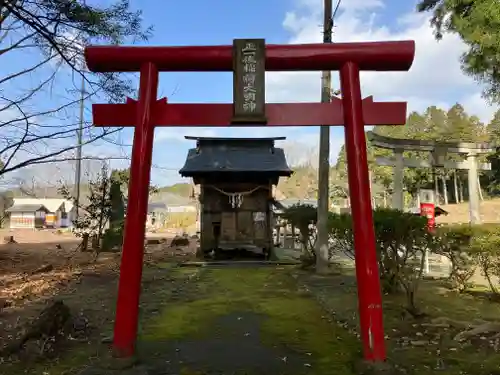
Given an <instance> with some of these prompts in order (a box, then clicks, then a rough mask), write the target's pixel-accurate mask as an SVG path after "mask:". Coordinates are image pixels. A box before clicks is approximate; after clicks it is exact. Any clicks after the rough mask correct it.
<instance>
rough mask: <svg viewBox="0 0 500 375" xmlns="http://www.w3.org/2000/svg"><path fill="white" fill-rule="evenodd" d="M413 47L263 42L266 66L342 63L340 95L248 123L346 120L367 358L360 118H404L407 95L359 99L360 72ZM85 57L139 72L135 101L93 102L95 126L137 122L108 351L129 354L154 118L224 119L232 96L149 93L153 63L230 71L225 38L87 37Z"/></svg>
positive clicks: (102, 68) (373, 299) (389, 65)
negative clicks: (198, 41)
mask: <svg viewBox="0 0 500 375" xmlns="http://www.w3.org/2000/svg"><path fill="white" fill-rule="evenodd" d="M414 54H415V43H414V42H413V41H402V42H372V43H335V44H308V45H268V46H266V70H268V71H310V70H319V71H321V70H340V75H341V85H342V87H341V88H342V94H343V99H337V98H336V99H334V100H332V102H331V103H295V104H284V103H275V104H267V105H266V116H267V117H268V124H266V125H255V126H310V125H314V126H318V125H342V124H345V128H346V129H345V132H346V151H347V163H348V175H349V191H350V195H351V199H350V200H351V203H352V214H353V220H354V235H355V253H356V275H357V278H358V295H359V314H360V322H361V338H362V340H363V348H364V357H365V359H367V360H371V361H383V360H385V347H384V333H383V324H382V307H381V290H380V280H379V274H378V263H377V258H376V253H375V235H374V228H373V217H372V207H371V197H370V187H369V182H368V165H367V156H366V141H365V132H364V125H365V124H367V125H403V124H404V123H405V120H406V103H377V102H373V99H372V98H371V97H368V98H365V99H364V100H361V91H360V83H359V71H360V70H372V71H391V70H392V71H394V70H399V71H403V70H408V69H409V68H410V66H411V64H412V62H413V58H414ZM85 56H86V62H87V66H88V68H89V69H90V70H91V71H93V72H134V71H139V70H140V72H141V81H140V89H139V100H138V101H135V100H132V99H128V100H127V102H126V103H125V104H95V105H93V116H94V124H95V125H96V126H135V127H136V129H135V132H134V143H133V148H132V166H131V176H130V183H129V200H128V208H127V217H126V225H125V238H124V244H123V252H122V264H121V270H120V284H119V290H118V302H117V311H116V322H115V330H114V341H113V347H114V350H115V353H116V354H118V355H120V356H125V357H129V356H132V355H133V354H134V350H135V341H136V335H137V318H138V305H139V296H140V289H141V277H142V261H143V251H144V242H143V240H144V235H145V225H144V224H145V219H146V210H147V198H148V186H149V178H150V169H151V158H152V147H153V130H154V126H230V125H231V120H232V105H231V104H168V103H167V101H166V99H160V100H157V99H156V94H157V87H158V71H232V66H233V65H232V64H233V62H232V46H230V45H229V46H189V47H123V46H110V47H102V46H101V47H96V46H91V47H87V48H86V49H85Z"/></svg>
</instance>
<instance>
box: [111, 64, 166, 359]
mask: <svg viewBox="0 0 500 375" xmlns="http://www.w3.org/2000/svg"><path fill="white" fill-rule="evenodd" d="M157 91H158V70H157V69H156V67H155V66H154V64H151V63H145V64H143V67H142V69H141V80H140V86H139V100H138V102H136V103H135V104H134V107H135V110H134V112H135V113H133V114H132V117H133V119H134V121H135V123H136V124H137V126H136V128H135V130H134V142H133V146H132V162H131V165H130V182H129V186H128V204H127V217H126V219H125V231H124V238H123V248H122V257H121V266H120V281H119V284H118V299H117V303H116V319H115V329H114V336H113V350H114V352H115V355H117V356H120V357H131V356H132V355H134V352H135V342H136V337H137V324H138V318H139V298H140V294H141V279H142V262H143V257H144V237H145V231H146V228H145V222H146V214H147V207H148V196H149V180H150V174H151V161H152V157H153V139H154V127H153V126H152V119H153V106H154V104H155V103H156V96H157Z"/></svg>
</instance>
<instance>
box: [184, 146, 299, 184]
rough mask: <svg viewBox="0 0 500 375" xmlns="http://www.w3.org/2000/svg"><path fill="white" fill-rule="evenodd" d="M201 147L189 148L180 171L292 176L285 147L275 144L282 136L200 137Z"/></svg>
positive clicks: (189, 175)
mask: <svg viewBox="0 0 500 375" xmlns="http://www.w3.org/2000/svg"><path fill="white" fill-rule="evenodd" d="M186 139H192V140H196V141H197V143H198V145H197V146H198V147H197V148H192V149H190V150H189V152H188V155H187V158H186V162H185V164H184V166H183V167H182V168H181V169H180V171H179V173H180V174H181V176H183V177H194V176H196V175H200V174H205V173H241V172H252V173H270V174H273V175H277V176H290V175H291V174H292V170H291V169H290V167H289V166H288V164H287V161H286V157H285V152H284V151H283V149H282V148H279V147H274V141H275V140H282V139H285V138H284V137H281V138H198V137H186Z"/></svg>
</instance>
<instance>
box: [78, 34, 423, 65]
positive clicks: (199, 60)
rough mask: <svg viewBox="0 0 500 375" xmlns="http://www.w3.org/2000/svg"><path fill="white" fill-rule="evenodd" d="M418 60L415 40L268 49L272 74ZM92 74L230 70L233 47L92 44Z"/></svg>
mask: <svg viewBox="0 0 500 375" xmlns="http://www.w3.org/2000/svg"><path fill="white" fill-rule="evenodd" d="M414 56H415V42H414V41H397V42H363V43H334V44H287V45H272V44H271V45H266V62H265V64H266V71H322V70H339V69H340V68H341V67H342V65H343V64H344V63H346V62H348V61H350V62H352V63H355V64H356V65H357V66H358V67H359V70H365V71H407V70H409V69H410V67H411V65H412V63H413V59H414ZM85 59H86V62H87V66H88V68H89V70H90V71H92V72H137V71H139V70H140V68H141V65H142V64H144V63H146V62H149V63H153V64H154V65H155V66H156V67H157V69H158V70H159V71H169V72H230V71H232V70H233V46H232V45H225V46H179V47H136V46H89V47H87V48H85Z"/></svg>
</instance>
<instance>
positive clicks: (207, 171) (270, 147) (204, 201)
mask: <svg viewBox="0 0 500 375" xmlns="http://www.w3.org/2000/svg"><path fill="white" fill-rule="evenodd" d="M186 139H189V140H195V141H196V148H192V149H190V150H189V152H188V156H187V159H186V163H185V164H184V167H182V168H181V170H180V171H179V173H180V174H181V175H182V176H183V177H191V178H193V182H194V183H195V185H196V186H197V187H199V189H196V190H197V192H198V194H197V195H198V200H199V209H200V234H201V238H200V246H201V250H202V251H203V252H204V253H205V254H206V253H209V252H211V251H212V250H216V249H223V250H237V249H248V250H250V249H258V250H260V251H263V252H264V253H270V251H271V250H272V246H273V240H272V233H273V218H272V202H273V186H275V185H277V184H278V181H279V178H280V177H282V176H285V177H288V176H290V175H291V174H292V170H291V169H290V168H289V166H288V164H287V161H286V157H285V153H284V151H283V149H281V148H277V147H275V141H276V140H284V139H285V137H280V138H199V137H186Z"/></svg>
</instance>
